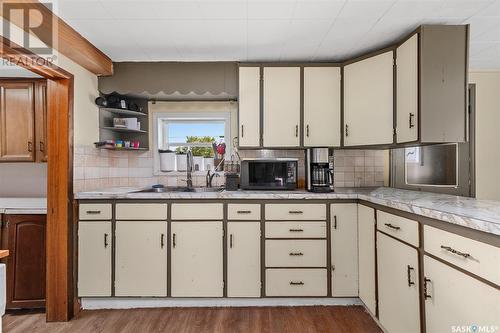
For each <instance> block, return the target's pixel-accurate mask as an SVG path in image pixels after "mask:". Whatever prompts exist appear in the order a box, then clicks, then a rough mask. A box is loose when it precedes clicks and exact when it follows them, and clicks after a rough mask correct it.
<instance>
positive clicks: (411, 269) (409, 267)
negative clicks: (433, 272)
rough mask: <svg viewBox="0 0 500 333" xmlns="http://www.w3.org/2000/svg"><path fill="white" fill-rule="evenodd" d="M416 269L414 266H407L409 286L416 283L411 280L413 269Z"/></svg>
mask: <svg viewBox="0 0 500 333" xmlns="http://www.w3.org/2000/svg"><path fill="white" fill-rule="evenodd" d="M413 270H415V269H414V268H413V267H411V266H410V265H408V266H406V273H407V277H408V287H411V286H412V285H414V284H415V282H413V281H412V280H411V271H413Z"/></svg>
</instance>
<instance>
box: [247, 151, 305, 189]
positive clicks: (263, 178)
mask: <svg viewBox="0 0 500 333" xmlns="http://www.w3.org/2000/svg"><path fill="white" fill-rule="evenodd" d="M297 161H298V160H297V159H291V158H273V159H269V158H254V159H243V160H242V161H241V175H240V187H241V188H242V189H243V190H295V189H297Z"/></svg>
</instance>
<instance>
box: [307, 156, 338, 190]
mask: <svg viewBox="0 0 500 333" xmlns="http://www.w3.org/2000/svg"><path fill="white" fill-rule="evenodd" d="M306 180H307V190H308V191H310V192H320V193H325V192H331V191H332V185H333V173H332V170H331V169H330V163H329V159H328V148H309V149H307V150H306Z"/></svg>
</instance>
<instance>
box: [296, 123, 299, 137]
mask: <svg viewBox="0 0 500 333" xmlns="http://www.w3.org/2000/svg"><path fill="white" fill-rule="evenodd" d="M298 136H299V125H295V137H296V138H297V137H298Z"/></svg>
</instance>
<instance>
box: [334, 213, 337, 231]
mask: <svg viewBox="0 0 500 333" xmlns="http://www.w3.org/2000/svg"><path fill="white" fill-rule="evenodd" d="M333 229H337V215H334V216H333Z"/></svg>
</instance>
